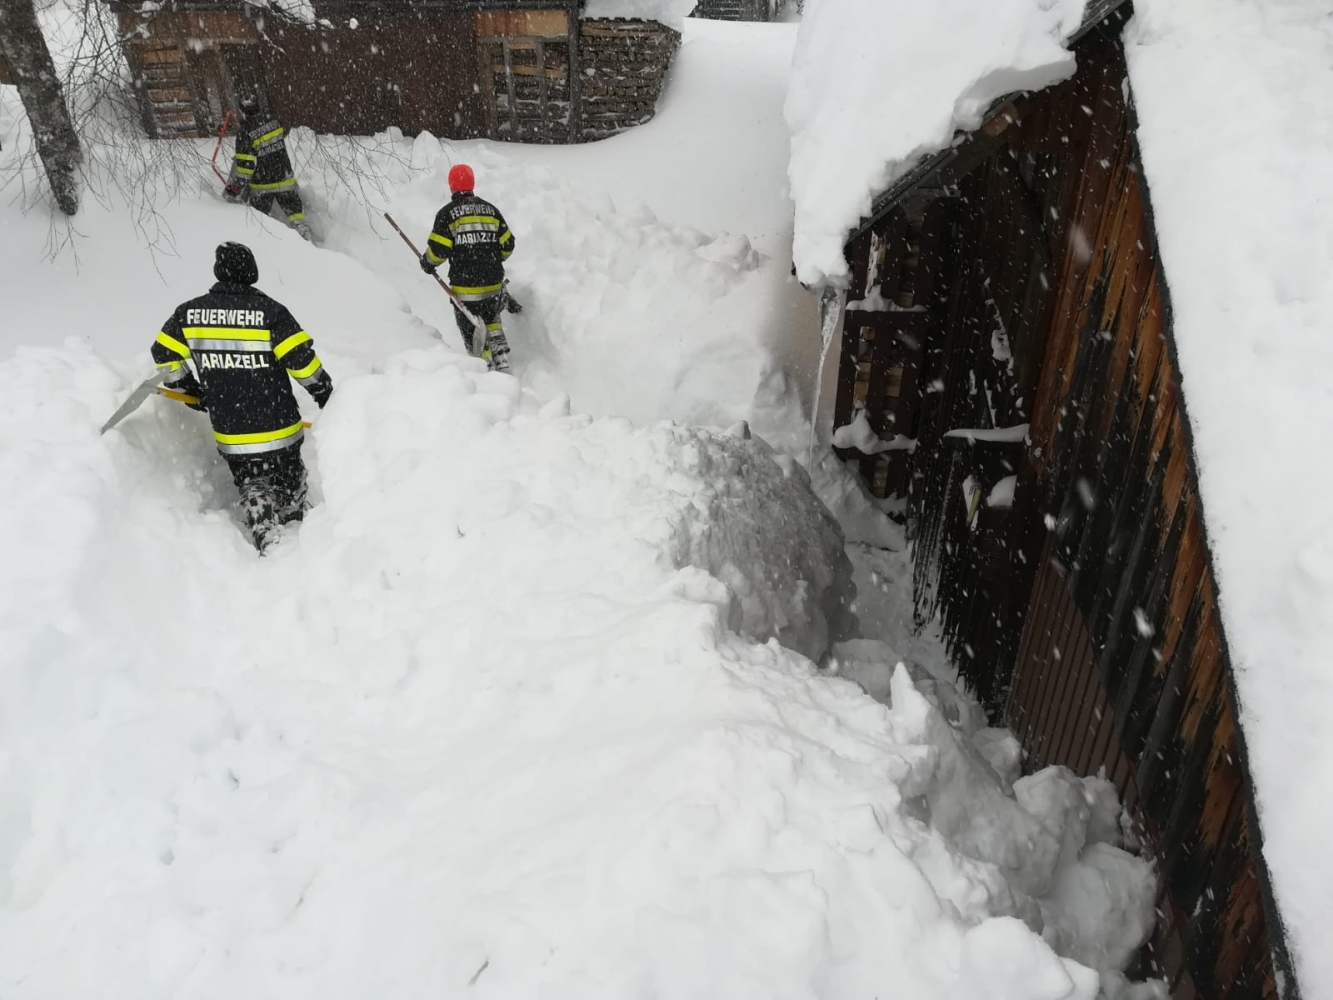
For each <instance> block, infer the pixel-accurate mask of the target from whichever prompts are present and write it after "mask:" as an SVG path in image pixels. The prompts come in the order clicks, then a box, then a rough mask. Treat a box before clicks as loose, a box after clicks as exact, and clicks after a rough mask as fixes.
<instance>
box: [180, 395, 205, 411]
mask: <svg viewBox="0 0 1333 1000" xmlns="http://www.w3.org/2000/svg"><path fill="white" fill-rule="evenodd" d="M185 405H186V406H188V407H189V408H190V409H192V410H198V411H199V412H200V413H207V412H208V400H206V399H205V398H204V397H203V396H200V397H199V398H198V399H197V400H196V401H195V402H193V403H186V404H185Z"/></svg>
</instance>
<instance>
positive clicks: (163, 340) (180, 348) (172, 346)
mask: <svg viewBox="0 0 1333 1000" xmlns="http://www.w3.org/2000/svg"><path fill="white" fill-rule="evenodd" d="M157 342H158V343H159V344H161V345H162V346H163V347H165V348H166V349H167V350H169V351H175V352H176V353H177V354H179V355H180V356H181V357H182V358H188V357H189V356H190V349H189V348H188V347H186V346H185V345H184V344H182V343H181V342H180V341H179V340H177V339H176V338H175V337H172V336H170V335H169V334H167V333H162V332H159V333H158V335H157Z"/></svg>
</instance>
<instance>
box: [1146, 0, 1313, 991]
mask: <svg viewBox="0 0 1333 1000" xmlns="http://www.w3.org/2000/svg"><path fill="white" fill-rule="evenodd" d="M1135 10H1136V14H1135V18H1134V20H1133V21H1132V22H1131V23H1130V25H1129V27H1128V29H1127V32H1126V48H1127V53H1128V58H1129V71H1130V81H1131V83H1132V84H1133V88H1134V104H1135V108H1136V109H1137V112H1138V118H1139V141H1140V143H1141V144H1142V148H1143V164H1144V170H1145V173H1146V175H1147V178H1148V186H1149V190H1150V192H1151V196H1152V205H1153V214H1154V221H1155V223H1156V227H1157V236H1158V240H1159V242H1160V245H1161V249H1162V259H1163V262H1164V264H1165V266H1166V275H1167V280H1168V283H1169V285H1170V291H1171V306H1172V313H1173V320H1174V330H1175V339H1176V346H1177V348H1178V350H1179V354H1180V370H1181V377H1182V379H1183V383H1184V387H1185V401H1186V404H1187V406H1188V412H1189V417H1190V427H1191V429H1192V431H1193V436H1194V448H1195V453H1196V455H1197V457H1198V461H1199V486H1200V490H1201V492H1202V494H1203V503H1204V515H1205V523H1206V524H1207V526H1208V532H1209V539H1210V542H1211V545H1212V554H1213V565H1214V568H1215V569H1216V572H1217V577H1218V584H1219V592H1220V602H1221V608H1222V613H1223V620H1224V622H1225V625H1226V629H1227V640H1228V646H1229V649H1230V653H1231V660H1232V664H1233V666H1234V668H1235V671H1236V683H1237V686H1238V688H1239V691H1240V702H1241V712H1240V717H1241V723H1242V725H1243V727H1244V732H1245V741H1246V746H1247V749H1248V753H1249V758H1250V766H1251V768H1252V770H1253V772H1254V775H1255V778H1256V789H1257V797H1258V803H1259V819H1260V825H1261V827H1262V829H1263V835H1264V856H1265V857H1266V858H1267V860H1268V865H1269V869H1270V872H1271V875H1272V879H1273V882H1274V884H1275V889H1276V894H1277V902H1278V907H1279V909H1280V911H1281V913H1282V916H1283V919H1284V921H1285V923H1286V926H1287V933H1288V941H1289V943H1290V945H1291V947H1292V951H1293V958H1294V960H1295V964H1296V973H1297V979H1298V980H1299V982H1300V987H1301V990H1302V993H1303V995H1304V996H1306V997H1327V996H1333V951H1330V949H1329V948H1328V946H1327V943H1326V940H1325V939H1326V937H1327V934H1328V929H1329V927H1330V926H1333V864H1330V862H1329V851H1328V843H1327V840H1328V838H1327V831H1328V830H1329V828H1330V826H1333V804H1330V799H1329V794H1328V793H1329V790H1330V788H1333V750H1330V748H1329V742H1328V740H1327V739H1326V730H1327V720H1328V718H1329V714H1330V713H1331V712H1333V669H1330V653H1329V651H1330V650H1333V526H1330V523H1329V519H1328V516H1327V513H1326V510H1325V506H1324V503H1325V499H1324V498H1325V497H1327V496H1328V493H1329V490H1330V488H1333V474H1330V471H1329V463H1328V460H1327V455H1328V451H1329V444H1328V434H1329V429H1330V427H1333V392H1330V389H1329V385H1330V378H1333V197H1330V194H1329V178H1330V177H1333V112H1331V111H1330V104H1329V95H1330V94H1333V13H1330V8H1329V5H1328V4H1327V3H1305V2H1296V0H1263V2H1254V0H1207V2H1200V0H1165V2H1159V0H1138V2H1136V4H1135Z"/></svg>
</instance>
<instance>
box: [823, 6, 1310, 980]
mask: <svg viewBox="0 0 1333 1000" xmlns="http://www.w3.org/2000/svg"><path fill="white" fill-rule="evenodd" d="M1090 8H1091V9H1092V10H1093V13H1092V14H1091V16H1090V18H1089V20H1088V21H1087V22H1085V25H1084V27H1083V29H1082V32H1081V34H1080V35H1079V36H1076V51H1077V61H1078V71H1077V74H1076V75H1075V76H1074V77H1073V78H1072V79H1070V80H1067V81H1066V82H1064V83H1062V84H1059V85H1058V86H1053V87H1050V88H1047V89H1045V90H1042V91H1040V92H1036V93H1026V94H1021V95H1017V96H1014V97H1012V98H1009V99H1005V100H1003V101H1001V102H999V105H998V106H996V107H994V108H993V111H992V113H991V114H990V115H989V116H988V118H987V119H986V121H985V123H984V124H983V125H982V126H981V127H980V128H979V129H977V130H976V131H974V132H972V133H970V134H968V135H966V136H958V137H956V141H955V143H954V144H953V145H952V146H951V147H950V148H949V149H947V150H945V151H943V152H942V153H940V154H938V155H936V156H934V157H931V158H930V159H928V160H926V161H925V162H923V163H921V164H919V165H918V166H917V167H916V169H914V170H913V171H912V172H911V173H909V174H908V175H907V176H905V177H903V178H902V179H901V180H899V181H898V182H897V183H896V184H894V186H893V187H892V189H891V190H888V191H886V192H884V193H883V194H882V196H881V197H880V198H878V199H877V201H876V203H875V207H874V210H873V214H872V216H871V217H870V218H868V219H866V220H864V222H863V224H862V226H861V228H860V229H859V231H857V232H856V233H854V234H853V236H852V238H851V240H850V242H849V243H848V245H847V248H846V252H847V258H848V261H849V262H850V263H851V267H852V284H851V287H850V289H849V291H848V293H847V301H846V303H845V309H844V311H843V314H842V332H841V361H840V368H839V385H838V395H837V402H836V416H835V424H836V425H837V426H842V425H846V424H850V423H852V422H853V420H854V419H857V418H858V416H859V415H860V414H862V413H863V414H864V415H865V417H866V418H867V419H868V421H869V423H870V426H871V427H872V429H873V430H874V431H875V432H876V433H877V434H878V436H879V437H880V438H881V439H884V440H891V439H893V438H894V437H895V436H896V435H903V436H904V437H905V438H907V439H910V440H911V441H914V442H915V448H914V449H913V450H907V449H905V448H899V449H894V450H886V451H883V452H881V453H879V454H874V455H868V454H862V453H860V452H859V451H855V450H842V451H840V454H841V455H842V457H843V458H844V459H846V460H847V461H851V462H855V463H857V464H858V465H859V468H860V471H861V474H862V475H863V477H864V479H865V480H866V482H867V483H868V485H869V487H870V489H871V491H872V492H873V493H875V494H876V495H877V496H880V497H885V498H893V499H896V501H897V503H896V505H895V508H896V509H899V510H901V511H903V520H904V522H905V524H906V527H907V531H908V535H909V538H910V539H911V540H912V546H913V560H914V586H915V595H914V596H915V601H916V611H917V620H918V621H919V622H925V621H927V620H930V619H932V618H934V617H936V616H938V619H939V620H940V621H941V622H942V625H943V628H944V630H945V633H946V635H947V638H948V641H949V643H950V648H951V651H952V653H953V655H954V657H955V659H956V662H957V664H958V666H959V668H960V671H961V673H962V675H963V676H964V677H965V678H966V679H967V681H968V682H969V683H970V685H971V686H972V687H973V688H974V689H975V690H976V691H977V692H978V693H979V694H980V696H981V697H982V698H983V700H984V701H985V703H986V704H987V706H988V707H989V709H990V710H991V711H992V714H993V715H994V716H995V717H996V718H997V719H998V720H1001V721H1003V722H1004V723H1006V724H1007V725H1009V726H1010V727H1012V729H1013V730H1014V732H1015V734H1016V735H1017V736H1018V738H1019V739H1020V741H1021V742H1022V745H1023V748H1024V750H1025V751H1026V761H1027V763H1026V766H1027V767H1028V768H1030V769H1032V770H1036V769H1039V768H1041V767H1044V766H1046V765H1049V764H1064V765H1067V766H1069V767H1070V768H1072V769H1074V770H1075V771H1077V772H1078V773H1080V774H1089V773H1095V772H1097V771H1098V770H1099V769H1105V773H1106V775H1107V776H1108V777H1109V778H1111V779H1112V780H1113V781H1114V782H1115V784H1116V785H1117V787H1118V788H1119V789H1120V792H1121V795H1122V798H1123V800H1124V802H1125V805H1126V808H1127V809H1128V811H1129V813H1130V815H1131V816H1132V818H1133V820H1134V823H1135V828H1136V831H1137V833H1138V836H1139V838H1140V840H1141V843H1142V845H1143V849H1144V851H1145V853H1147V854H1148V855H1149V856H1151V857H1153V858H1155V860H1156V863H1157V867H1158V873H1159V875H1160V879H1161V897H1160V901H1159V907H1158V916H1159V920H1158V924H1157V927H1156V931H1155V934H1154V936H1153V938H1152V940H1151V941H1150V942H1149V945H1148V946H1147V948H1146V949H1145V954H1144V956H1143V959H1142V964H1141V967H1140V968H1138V969H1137V970H1135V971H1136V972H1138V973H1139V974H1145V975H1158V976H1163V977H1165V978H1166V979H1167V980H1168V981H1169V983H1170V984H1171V988H1172V991H1173V996H1176V997H1182V998H1194V997H1199V998H1208V1000H1240V998H1259V997H1264V998H1274V997H1276V996H1277V995H1278V983H1279V982H1281V983H1282V984H1283V989H1282V995H1283V996H1284V997H1287V998H1288V1000H1290V998H1292V997H1295V996H1298V993H1299V986H1298V984H1297V983H1296V981H1295V979H1294V977H1293V975H1292V971H1291V966H1290V962H1289V960H1288V956H1287V952H1286V948H1285V944H1284V937H1283V929H1282V923H1281V920H1280V917H1279V914H1278V912H1277V910H1276V907H1275V904H1274V900H1273V896H1272V892H1271V889H1270V886H1269V882H1268V877H1267V872H1266V868H1265V865H1264V861H1263V856H1262V853H1261V841H1260V830H1259V827H1258V824H1257V820H1256V812H1255V805H1254V795H1253V788H1252V785H1251V781H1250V777H1249V773H1248V770H1247V764H1246V753H1245V745H1244V739H1243V734H1242V733H1241V731H1240V730H1239V728H1238V726H1237V713H1236V701H1235V688H1234V683H1233V678H1232V674H1231V669H1230V665H1229V663H1228V658H1227V650H1226V642H1225V636H1224V633H1223V630H1222V623H1221V620H1220V617H1219V611H1218V603H1217V590H1216V587H1215V585H1214V576H1213V573H1212V569H1211V565H1210V557H1209V551H1208V547H1207V541H1206V538H1205V535H1204V529H1203V523H1202V519H1201V513H1200V500H1199V491H1198V486H1197V482H1196V476H1195V467H1194V459H1193V456H1192V454H1191V442H1190V435H1189V427H1188V423H1187V421H1186V420H1185V417H1184V413H1183V406H1184V400H1183V398H1182V393H1181V385H1180V380H1179V378H1178V374H1177V366H1176V361H1175V349H1174V344H1173V342H1172V333H1171V312H1170V303H1169V296H1168V288H1167V283H1166V277H1167V276H1165V275H1164V274H1163V270H1162V266H1161V264H1160V262H1159V258H1158V253H1157V248H1156V244H1155V238H1154V232H1153V225H1152V214H1151V211H1150V206H1149V202H1148V191H1147V190H1146V185H1145V183H1144V180H1143V175H1142V171H1141V169H1140V161H1139V153H1138V149H1137V146H1136V141H1135V132H1134V116H1133V107H1132V99H1131V96H1130V93H1129V84H1128V74H1127V70H1126V66H1125V62H1124V52H1123V48H1122V46H1121V42H1120V31H1121V28H1122V27H1123V25H1124V23H1125V21H1126V20H1127V18H1128V16H1129V5H1128V4H1127V3H1126V4H1121V3H1119V2H1117V0H1101V2H1099V3H1094V4H1092V5H1090ZM900 443H901V442H900Z"/></svg>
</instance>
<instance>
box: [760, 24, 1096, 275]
mask: <svg viewBox="0 0 1333 1000" xmlns="http://www.w3.org/2000/svg"><path fill="white" fill-rule="evenodd" d="M1083 7H1084V0H988V2H986V3H977V2H976V0H934V2H931V3H917V2H913V0H807V3H806V7H805V16H804V18H803V19H802V21H801V26H800V32H799V35H798V37H797V42H796V54H795V57H794V60H793V65H792V79H791V87H790V90H789V91H788V94H787V105H786V118H787V124H788V126H789V128H790V129H791V136H792V139H791V164H790V177H791V190H792V200H793V201H794V202H795V205H796V233H795V238H794V250H793V252H794V254H795V261H796V271H797V276H798V277H799V278H800V280H801V282H802V283H803V284H806V285H818V284H823V283H829V282H835V283H836V282H839V281H842V280H844V279H845V278H846V276H847V265H846V262H845V261H844V260H843V253H842V248H843V243H844V242H845V240H846V237H847V234H848V233H850V232H851V231H852V230H853V229H854V228H855V227H856V224H857V223H858V222H859V221H860V220H861V219H862V218H863V217H865V216H866V215H868V214H869V212H870V208H871V203H872V202H873V200H874V198H875V196H876V195H877V194H879V193H880V192H882V191H884V190H885V189H886V188H888V187H889V185H890V184H892V183H893V182H894V181H895V180H896V179H897V178H899V177H900V176H902V175H903V174H905V173H906V172H907V171H908V170H910V169H911V168H912V167H913V166H915V164H916V163H917V161H918V160H920V159H921V158H922V157H924V156H927V155H929V154H931V153H933V152H936V151H937V150H940V149H943V148H944V147H945V146H947V145H948V144H949V141H950V140H951V139H952V137H953V134H954V132H955V130H957V129H970V128H974V127H975V126H977V125H978V124H980V119H981V115H982V114H983V113H984V112H985V110H986V108H987V107H988V106H989V105H990V103H991V102H992V101H993V100H995V99H996V98H997V97H1001V96H1003V95H1004V94H1008V93H1012V92H1014V91H1018V90H1032V89H1037V88H1040V87H1043V86H1046V85H1047V84H1050V83H1054V82H1056V81H1058V80H1062V79H1065V78H1066V77H1068V76H1070V75H1072V74H1073V72H1074V57H1073V56H1072V55H1071V54H1070V53H1069V52H1068V51H1067V50H1066V49H1065V48H1064V44H1063V43H1064V41H1065V40H1066V39H1067V38H1068V37H1069V36H1070V35H1071V34H1072V33H1073V32H1074V31H1075V30H1076V29H1077V28H1078V26H1079V23H1080V20H1081V18H1082V15H1083Z"/></svg>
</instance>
